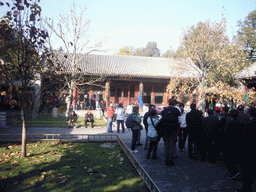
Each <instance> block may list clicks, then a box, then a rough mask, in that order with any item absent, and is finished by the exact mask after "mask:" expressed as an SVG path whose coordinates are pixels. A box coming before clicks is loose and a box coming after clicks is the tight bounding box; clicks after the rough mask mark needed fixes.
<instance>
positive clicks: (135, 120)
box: [126, 105, 142, 153]
mask: <svg viewBox="0 0 256 192" xmlns="http://www.w3.org/2000/svg"><path fill="white" fill-rule="evenodd" d="M129 116H130V117H131V118H130V117H129ZM127 120H128V121H129V122H127ZM127 120H126V126H127V125H128V124H129V123H130V125H128V126H127V128H131V130H132V142H131V151H132V153H138V152H139V151H138V150H137V149H135V148H136V141H137V140H138V136H139V133H140V130H141V129H142V125H141V116H140V114H139V106H137V105H135V106H134V107H133V109H132V114H131V115H128V117H127ZM130 120H131V121H132V125H131V121H130Z"/></svg>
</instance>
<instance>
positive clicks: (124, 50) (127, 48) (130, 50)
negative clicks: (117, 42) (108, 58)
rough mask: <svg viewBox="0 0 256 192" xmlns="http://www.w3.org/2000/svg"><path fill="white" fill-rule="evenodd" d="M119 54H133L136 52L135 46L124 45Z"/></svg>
mask: <svg viewBox="0 0 256 192" xmlns="http://www.w3.org/2000/svg"><path fill="white" fill-rule="evenodd" d="M117 54H118V55H129V56H131V55H133V54H134V47H133V46H124V47H123V48H120V49H119V52H118V53H117Z"/></svg>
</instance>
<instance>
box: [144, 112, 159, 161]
mask: <svg viewBox="0 0 256 192" xmlns="http://www.w3.org/2000/svg"><path fill="white" fill-rule="evenodd" d="M158 121H159V118H158V116H157V115H156V110H155V109H151V110H150V112H149V117H148V119H147V123H148V135H147V136H148V137H149V141H150V143H149V148H148V151H147V155H146V159H149V158H150V155H151V152H152V151H153V155H152V159H156V158H157V157H156V152H157V145H158V141H159V139H158V133H157V131H156V129H155V127H156V124H157V123H158Z"/></svg>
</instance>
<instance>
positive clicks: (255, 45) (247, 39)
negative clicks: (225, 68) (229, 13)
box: [237, 10, 256, 60]
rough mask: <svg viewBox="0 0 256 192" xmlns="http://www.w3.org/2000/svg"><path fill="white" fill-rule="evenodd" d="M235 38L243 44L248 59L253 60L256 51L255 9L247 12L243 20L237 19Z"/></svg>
mask: <svg viewBox="0 0 256 192" xmlns="http://www.w3.org/2000/svg"><path fill="white" fill-rule="evenodd" d="M238 27H239V30H238V31H237V38H238V40H239V41H241V42H242V43H243V44H244V49H245V51H246V53H247V54H248V57H249V59H251V60H255V51H256V10H254V11H252V12H251V13H249V14H248V16H247V17H246V18H245V20H244V21H242V20H240V21H238Z"/></svg>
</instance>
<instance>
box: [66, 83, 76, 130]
mask: <svg viewBox="0 0 256 192" xmlns="http://www.w3.org/2000/svg"><path fill="white" fill-rule="evenodd" d="M73 87H74V82H73V81H72V82H71V88H70V89H69V97H70V99H69V100H68V103H67V109H66V114H65V116H66V120H68V126H70V125H71V121H70V119H69V115H70V113H71V104H72V100H73Z"/></svg>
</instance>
